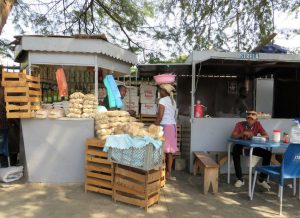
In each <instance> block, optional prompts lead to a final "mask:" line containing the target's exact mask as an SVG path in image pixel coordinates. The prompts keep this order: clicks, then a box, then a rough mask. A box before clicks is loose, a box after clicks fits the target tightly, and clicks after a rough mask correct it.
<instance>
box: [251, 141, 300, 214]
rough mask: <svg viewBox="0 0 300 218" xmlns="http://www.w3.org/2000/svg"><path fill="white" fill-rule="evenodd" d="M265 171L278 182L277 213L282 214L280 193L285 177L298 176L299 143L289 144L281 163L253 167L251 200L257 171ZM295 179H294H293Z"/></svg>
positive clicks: (299, 173)
mask: <svg viewBox="0 0 300 218" xmlns="http://www.w3.org/2000/svg"><path fill="white" fill-rule="evenodd" d="M258 172H261V173H265V174H267V175H269V177H270V179H271V180H273V181H275V182H277V183H278V184H279V197H280V209H279V211H280V212H279V213H280V215H282V195H283V185H284V181H285V179H297V178H300V144H290V145H289V147H288V149H287V150H286V152H285V154H284V159H283V161H282V164H281V165H279V166H278V165H276V166H272V165H269V166H258V167H256V169H255V175H254V179H253V187H252V193H251V200H252V199H253V193H254V188H255V182H256V178H257V173H258ZM294 181H295V180H294ZM299 183H300V181H299Z"/></svg>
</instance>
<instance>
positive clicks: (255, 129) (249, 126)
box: [231, 111, 271, 189]
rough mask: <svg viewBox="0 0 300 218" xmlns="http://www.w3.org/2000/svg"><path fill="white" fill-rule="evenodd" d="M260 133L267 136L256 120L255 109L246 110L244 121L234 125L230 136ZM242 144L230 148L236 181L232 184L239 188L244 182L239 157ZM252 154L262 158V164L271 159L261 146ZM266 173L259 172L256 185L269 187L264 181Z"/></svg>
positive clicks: (268, 152) (236, 137) (246, 135)
mask: <svg viewBox="0 0 300 218" xmlns="http://www.w3.org/2000/svg"><path fill="white" fill-rule="evenodd" d="M258 134H260V135H261V136H262V137H265V138H269V136H268V134H267V132H266V131H265V130H264V128H263V127H262V125H261V124H260V122H259V121H257V113H256V112H255V111H248V112H247V113H246V121H242V122H239V123H237V124H236V125H235V127H234V130H233V132H232V134H231V137H232V138H234V139H249V140H250V139H251V138H252V136H257V135H258ZM243 147H244V146H243V145H240V144H236V145H234V146H233V149H232V156H233V163H234V168H235V174H236V177H237V181H236V182H235V184H234V186H235V187H237V188H239V187H241V186H243V185H244V184H245V182H244V179H243V174H242V168H241V157H240V155H241V154H242V151H243ZM253 155H256V156H259V157H262V158H263V161H262V165H269V164H270V161H271V152H270V151H268V150H266V149H263V148H254V149H253ZM266 178H267V175H266V174H263V173H262V174H260V178H259V179H258V182H257V183H258V185H261V186H262V187H264V188H266V189H270V185H269V184H268V183H267V182H266V181H265V180H266Z"/></svg>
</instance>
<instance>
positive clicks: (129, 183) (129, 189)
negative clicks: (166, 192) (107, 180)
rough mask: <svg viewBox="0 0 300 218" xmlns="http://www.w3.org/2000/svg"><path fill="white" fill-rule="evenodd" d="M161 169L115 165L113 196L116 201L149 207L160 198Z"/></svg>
mask: <svg viewBox="0 0 300 218" xmlns="http://www.w3.org/2000/svg"><path fill="white" fill-rule="evenodd" d="M160 178H161V170H150V171H143V170H138V169H135V168H131V167H126V166H123V165H120V164H116V165H115V175H114V186H113V191H114V193H113V198H114V200H115V201H121V202H125V203H128V204H131V205H136V206H139V207H144V208H145V210H146V211H147V210H148V207H149V206H151V205H153V204H156V203H158V201H159V199H160V186H161V182H160Z"/></svg>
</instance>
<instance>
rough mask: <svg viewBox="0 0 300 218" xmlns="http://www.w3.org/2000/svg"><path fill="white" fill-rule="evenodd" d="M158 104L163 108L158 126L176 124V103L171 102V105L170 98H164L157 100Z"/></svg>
mask: <svg viewBox="0 0 300 218" xmlns="http://www.w3.org/2000/svg"><path fill="white" fill-rule="evenodd" d="M158 104H161V105H163V106H164V107H165V111H164V114H163V117H162V120H161V122H160V124H162V125H164V124H176V102H175V101H174V100H173V104H172V100H171V97H169V96H166V97H163V98H161V99H159V101H158Z"/></svg>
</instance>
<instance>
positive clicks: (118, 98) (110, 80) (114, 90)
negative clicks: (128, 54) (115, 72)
mask: <svg viewBox="0 0 300 218" xmlns="http://www.w3.org/2000/svg"><path fill="white" fill-rule="evenodd" d="M107 79H108V83H109V86H110V88H111V90H112V93H113V95H114V98H115V100H116V107H117V108H122V107H123V103H122V99H121V94H120V91H119V89H118V86H117V83H116V81H115V79H114V78H113V76H112V75H107Z"/></svg>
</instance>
